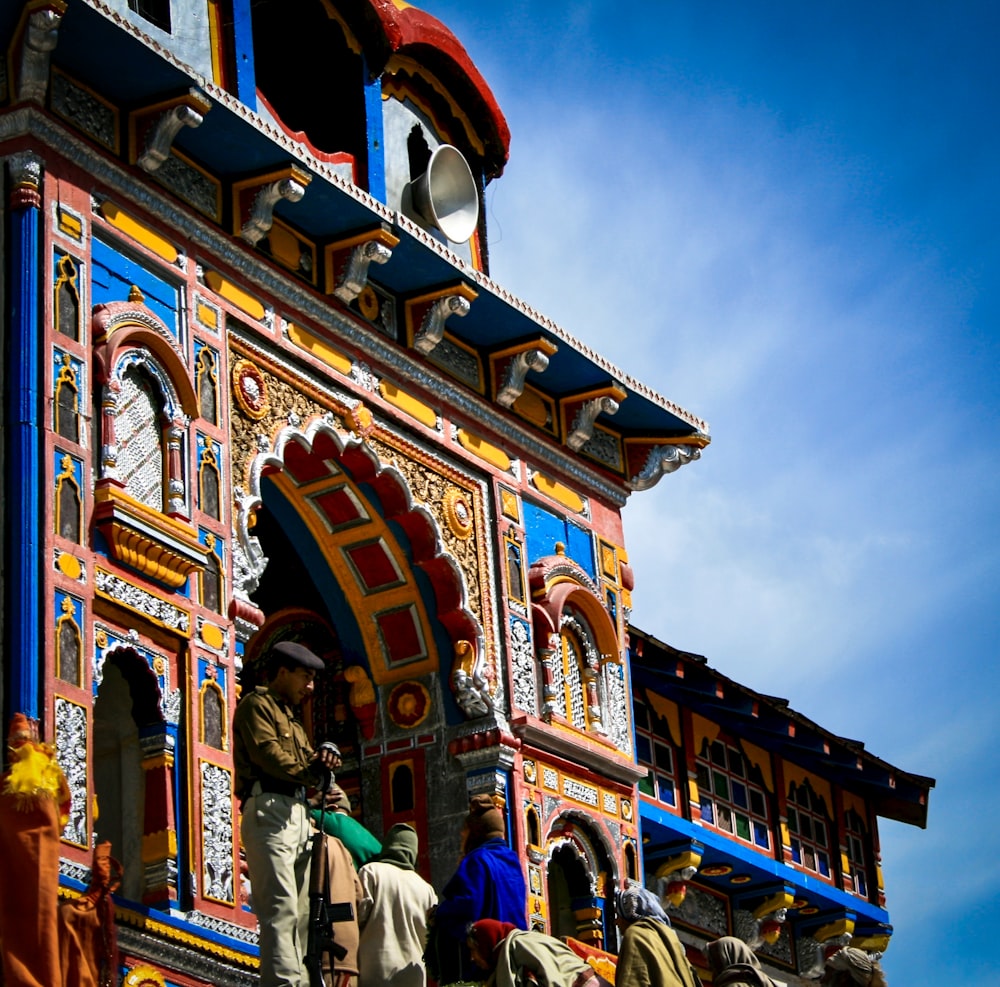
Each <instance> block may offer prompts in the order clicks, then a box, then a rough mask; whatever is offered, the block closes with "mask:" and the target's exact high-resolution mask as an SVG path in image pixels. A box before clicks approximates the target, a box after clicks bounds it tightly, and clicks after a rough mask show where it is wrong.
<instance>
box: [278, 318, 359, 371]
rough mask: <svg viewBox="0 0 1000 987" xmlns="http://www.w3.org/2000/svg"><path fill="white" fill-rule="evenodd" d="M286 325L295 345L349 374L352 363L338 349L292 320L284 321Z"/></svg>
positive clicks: (335, 368) (329, 365)
mask: <svg viewBox="0 0 1000 987" xmlns="http://www.w3.org/2000/svg"><path fill="white" fill-rule="evenodd" d="M286 326H287V329H288V338H289V339H290V340H291V341H292V342H293V343H294V344H295V345H296V346H298V347H299V348H300V349H303V350H306V351H307V352H309V353H311V354H312V355H313V356H314V357H316V359H317V360H319V361H320V362H322V363H325V364H326V365H327V366H328V367H332V368H333V369H334V370H336V371H337V372H338V373H341V374H343V375H344V376H345V377H346V376H347V375H348V374H350V372H351V367H353V366H354V364H353V363H352V361H351V360H350V359H349V358H348V357H346V356H344V354H343V353H341V352H340V351H339V350H335V349H334V348H333V347H332V346H330V345H329V344H328V343H326V342H324V341H323V340H322V339H320V338H319V337H318V336H314V335H313V334H312V333H311V332H307V331H306V330H305V329H303V328H302V327H301V326H297V325H295V323H293V322H289V323H286Z"/></svg>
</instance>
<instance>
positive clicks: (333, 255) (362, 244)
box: [326, 227, 399, 305]
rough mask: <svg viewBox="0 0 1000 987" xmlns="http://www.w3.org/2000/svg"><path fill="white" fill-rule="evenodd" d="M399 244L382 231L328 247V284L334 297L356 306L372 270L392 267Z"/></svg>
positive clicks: (378, 229) (385, 230) (397, 240)
mask: <svg viewBox="0 0 1000 987" xmlns="http://www.w3.org/2000/svg"><path fill="white" fill-rule="evenodd" d="M398 243H399V237H397V236H395V235H393V234H392V233H390V232H389V231H388V230H387V229H384V228H382V227H379V228H377V229H374V230H369V231H367V232H365V233H362V234H359V235H358V236H356V237H351V238H350V239H349V240H342V241H341V242H339V243H334V244H331V245H330V246H329V247H327V248H326V257H327V284H332V285H333V288H332V292H333V294H334V295H336V296H337V298H339V299H340V300H341V301H342V302H343V303H344V304H345V305H349V304H350V303H351V302H353V301H354V299H355V298H357V297H358V295H360V294H361V292H362V291H364V290H365V286H366V285H367V284H368V268H369V267H370V266H371V265H372V264H386V263H388V261H389V259H390V258H391V257H392V251H393V248H394V247H395V246H396V244H398ZM328 290H331V289H328Z"/></svg>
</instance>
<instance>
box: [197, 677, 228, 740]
mask: <svg viewBox="0 0 1000 987" xmlns="http://www.w3.org/2000/svg"><path fill="white" fill-rule="evenodd" d="M225 705H226V704H225V700H224V698H223V696H222V690H221V689H220V688H219V686H218V684H217V683H216V682H212V681H211V680H208V681H206V682H205V684H204V685H203V686H202V687H201V742H202V743H203V744H208V746H209V747H215V748H217V749H218V750H223V749H224V748H225V738H226V729H225V723H226V717H225V712H224V711H225Z"/></svg>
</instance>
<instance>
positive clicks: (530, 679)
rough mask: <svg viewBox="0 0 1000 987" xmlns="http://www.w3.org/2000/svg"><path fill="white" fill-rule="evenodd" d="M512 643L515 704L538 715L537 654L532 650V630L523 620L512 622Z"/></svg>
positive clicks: (527, 711)
mask: <svg viewBox="0 0 1000 987" xmlns="http://www.w3.org/2000/svg"><path fill="white" fill-rule="evenodd" d="M510 645H511V650H512V652H513V655H512V664H513V671H514V675H513V678H514V706H515V707H516V708H517V709H521V710H524V712H526V713H530V714H531V715H532V716H537V715H538V686H537V684H536V669H535V656H534V655H533V654H532V652H531V632H530V631H529V630H528V625H527V624H526V623H525V622H524V621H523V620H512V621H511V622H510Z"/></svg>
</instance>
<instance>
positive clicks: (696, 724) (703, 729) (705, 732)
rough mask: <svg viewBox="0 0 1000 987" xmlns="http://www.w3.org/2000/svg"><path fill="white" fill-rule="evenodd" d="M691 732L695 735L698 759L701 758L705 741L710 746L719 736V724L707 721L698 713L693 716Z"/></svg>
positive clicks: (695, 749) (695, 750) (695, 751)
mask: <svg viewBox="0 0 1000 987" xmlns="http://www.w3.org/2000/svg"><path fill="white" fill-rule="evenodd" d="M691 730H692V733H693V734H694V753H695V756H696V757H701V745H702V743H703V742H704V741H706V740H707V741H708V742H709V743H710V744H711V743H712V742H713V741H714V740H716V739H717V738H718V736H719V724H718V723H713V722H712V721H711V720H706V719H705V717H704V716H700V715H699V714H698V713H692V714H691Z"/></svg>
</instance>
